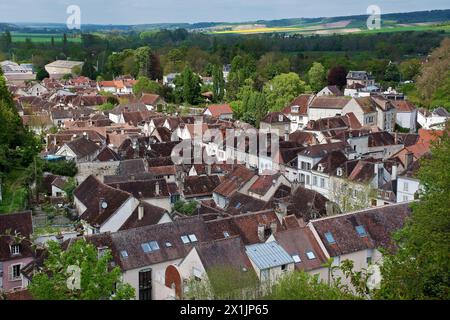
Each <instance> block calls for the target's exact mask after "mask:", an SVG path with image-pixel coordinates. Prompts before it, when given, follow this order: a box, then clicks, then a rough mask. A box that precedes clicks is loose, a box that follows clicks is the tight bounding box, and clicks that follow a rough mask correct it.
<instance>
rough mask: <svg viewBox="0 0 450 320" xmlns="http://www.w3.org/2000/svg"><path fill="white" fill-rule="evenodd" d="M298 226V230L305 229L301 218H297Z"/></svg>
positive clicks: (304, 223)
mask: <svg viewBox="0 0 450 320" xmlns="http://www.w3.org/2000/svg"><path fill="white" fill-rule="evenodd" d="M297 221H298V225H299V226H300V228H305V227H306V222H305V220H303V218H298V219H297Z"/></svg>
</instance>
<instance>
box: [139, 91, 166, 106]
mask: <svg viewBox="0 0 450 320" xmlns="http://www.w3.org/2000/svg"><path fill="white" fill-rule="evenodd" d="M160 99H161V101H163V100H162V98H161V96H160V95H159V94H152V93H144V94H143V95H142V97H141V99H140V100H139V101H141V102H142V103H144V104H146V105H155V104H156V103H157V102H158V100H160Z"/></svg>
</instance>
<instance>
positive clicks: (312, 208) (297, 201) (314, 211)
mask: <svg viewBox="0 0 450 320" xmlns="http://www.w3.org/2000/svg"><path fill="white" fill-rule="evenodd" d="M280 201H283V200H280ZM284 202H286V204H287V214H288V215H292V214H293V215H295V216H296V217H297V218H298V219H300V218H301V219H303V220H304V221H306V222H307V221H309V220H310V219H313V218H317V217H323V216H325V215H326V213H327V212H326V207H325V205H326V203H327V202H328V199H327V198H325V197H324V196H323V195H321V194H320V193H318V192H317V191H314V190H310V189H306V188H303V187H302V186H299V187H298V188H297V189H296V190H295V191H294V192H293V194H291V195H290V196H289V197H288V198H287V199H286V200H284Z"/></svg>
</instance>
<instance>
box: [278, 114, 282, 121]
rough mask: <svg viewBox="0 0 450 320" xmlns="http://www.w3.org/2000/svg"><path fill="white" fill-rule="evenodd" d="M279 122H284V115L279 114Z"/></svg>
mask: <svg viewBox="0 0 450 320" xmlns="http://www.w3.org/2000/svg"><path fill="white" fill-rule="evenodd" d="M278 121H279V122H283V115H282V114H279V115H278Z"/></svg>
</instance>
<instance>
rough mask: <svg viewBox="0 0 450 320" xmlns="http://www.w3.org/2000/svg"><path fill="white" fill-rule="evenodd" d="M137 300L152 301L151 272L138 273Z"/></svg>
mask: <svg viewBox="0 0 450 320" xmlns="http://www.w3.org/2000/svg"><path fill="white" fill-rule="evenodd" d="M139 300H152V270H151V269H150V270H142V271H140V272H139Z"/></svg>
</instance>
